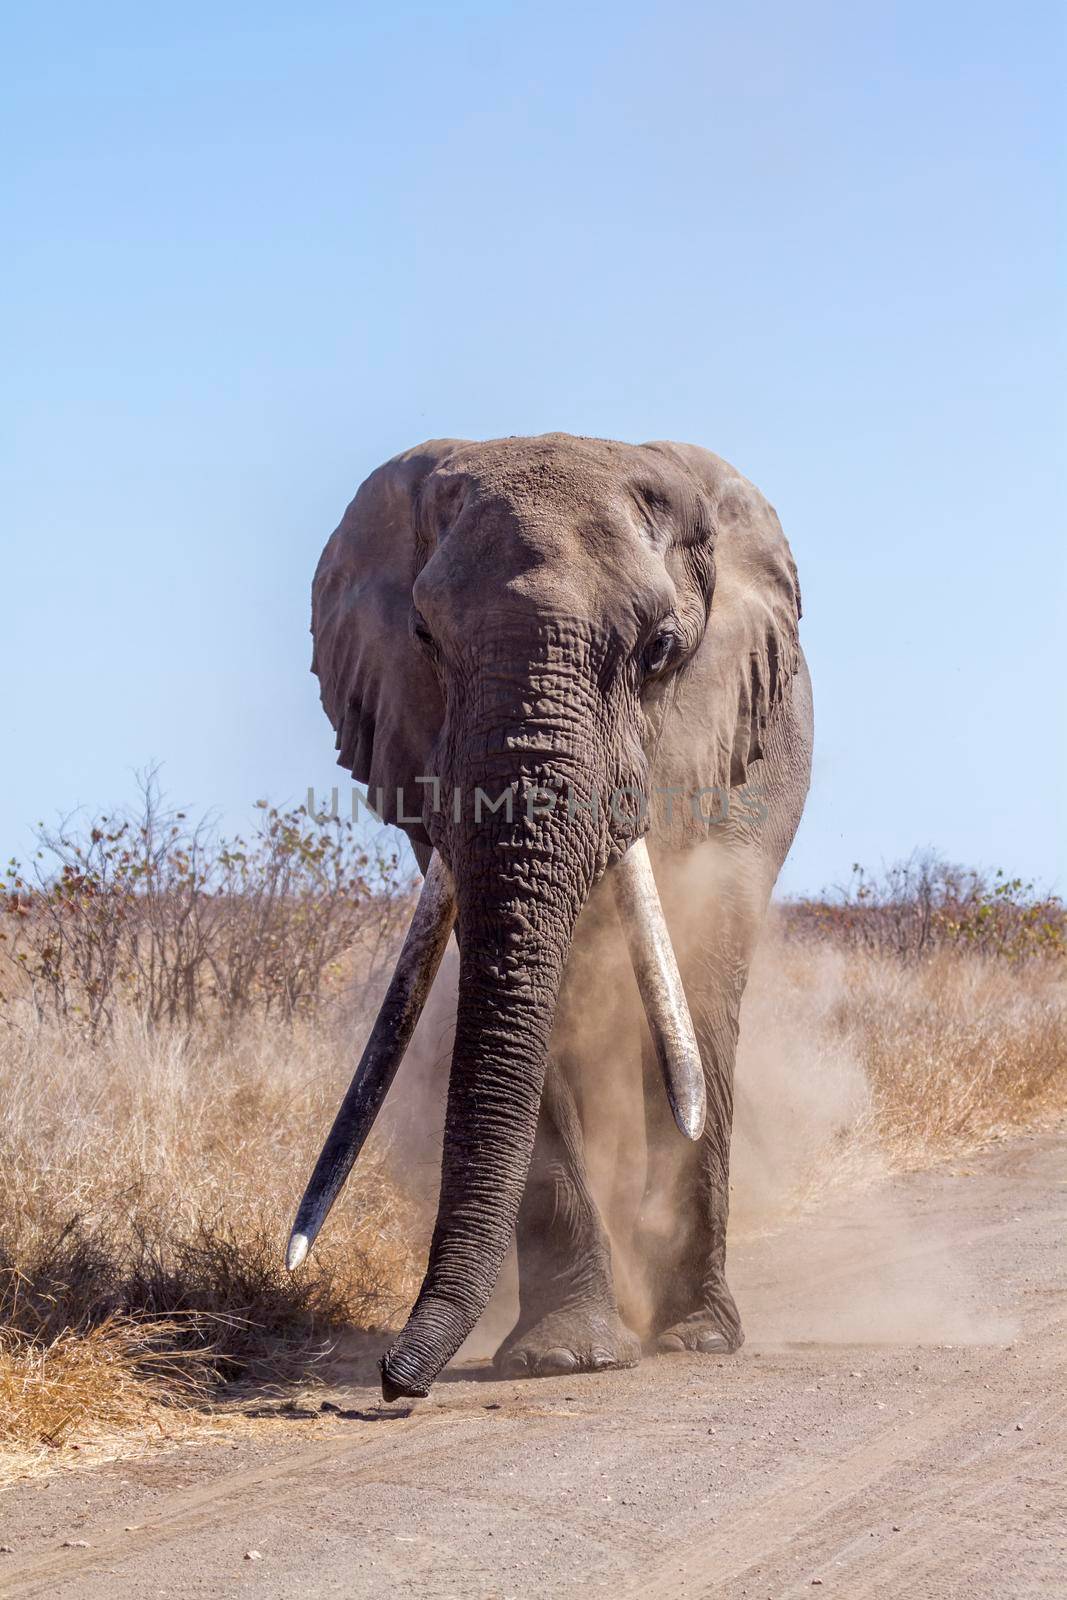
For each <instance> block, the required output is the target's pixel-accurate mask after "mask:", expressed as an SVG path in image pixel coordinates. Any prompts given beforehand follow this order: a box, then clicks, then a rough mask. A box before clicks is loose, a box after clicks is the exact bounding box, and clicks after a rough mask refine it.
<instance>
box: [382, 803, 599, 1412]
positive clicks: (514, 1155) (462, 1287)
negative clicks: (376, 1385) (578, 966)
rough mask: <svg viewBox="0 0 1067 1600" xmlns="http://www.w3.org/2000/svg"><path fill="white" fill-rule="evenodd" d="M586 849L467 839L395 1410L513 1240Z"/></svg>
mask: <svg viewBox="0 0 1067 1600" xmlns="http://www.w3.org/2000/svg"><path fill="white" fill-rule="evenodd" d="M567 831H568V832H569V829H568V830H567ZM581 831H582V832H589V833H591V830H589V829H582V830H581ZM582 843H583V845H584V846H585V848H582V847H580V846H579V842H578V841H577V840H576V839H575V838H574V837H571V838H569V839H568V841H567V845H566V847H565V848H561V847H560V845H559V844H558V843H557V845H556V847H555V848H554V849H552V850H549V848H548V842H547V841H546V840H544V839H543V838H542V840H541V841H540V844H538V843H537V842H536V841H531V840H529V839H528V840H526V841H525V844H519V843H518V841H516V842H515V844H514V845H513V844H512V843H511V841H509V840H507V839H504V838H501V837H500V834H499V830H497V829H495V828H494V829H491V830H486V831H485V833H484V834H483V835H482V836H481V837H478V838H474V839H471V840H468V842H467V846H466V849H465V852H464V854H465V865H464V870H463V871H462V872H460V871H459V870H457V877H456V891H457V900H458V934H459V943H460V977H459V1006H458V1011H457V1017H456V1037H455V1046H454V1050H453V1057H452V1072H451V1077H450V1080H449V1090H448V1107H447V1112H446V1116H445V1132H444V1149H443V1157H442V1166H441V1195H440V1204H439V1208H438V1215H437V1223H436V1226H435V1229H434V1234H433V1240H432V1243H431V1246H430V1259H429V1264H428V1267H427V1271H426V1277H425V1280H424V1282H423V1286H422V1289H421V1291H420V1293H419V1296H418V1299H417V1300H416V1302H415V1306H414V1308H413V1310H412V1313H411V1316H410V1318H409V1319H408V1323H407V1326H406V1327H405V1328H404V1330H403V1332H402V1333H401V1334H400V1336H399V1337H398V1338H397V1340H396V1341H395V1342H394V1344H393V1345H392V1347H391V1348H390V1349H389V1351H388V1352H387V1353H386V1356H385V1358H384V1360H383V1362H382V1393H383V1395H384V1396H385V1398H386V1399H387V1400H390V1399H396V1398H398V1397H399V1396H402V1395H406V1396H420V1395H424V1394H426V1393H427V1391H428V1389H429V1386H430V1384H431V1383H432V1382H433V1381H434V1379H435V1378H436V1377H437V1374H438V1373H439V1372H440V1370H441V1368H442V1367H443V1366H444V1365H445V1363H446V1362H447V1361H449V1360H450V1359H451V1358H452V1356H453V1355H455V1353H456V1351H457V1350H458V1349H459V1347H460V1345H461V1344H462V1343H463V1341H464V1339H465V1338H466V1337H467V1335H468V1334H469V1333H470V1331H471V1329H472V1328H473V1327H474V1325H475V1323H476V1322H477V1320H478V1318H479V1317H480V1316H481V1314H482V1312H483V1311H484V1310H485V1307H486V1305H487V1304H488V1301H489V1297H490V1295H491V1294H492V1291H493V1287H494V1285H495V1283H496V1279H497V1275H498V1273H499V1271H500V1266H501V1263H502V1262H503V1259H504V1256H505V1253H506V1251H507V1248H508V1245H509V1243H510V1241H511V1237H512V1234H513V1232H514V1229H515V1222H516V1218H517V1216H518V1211H519V1203H520V1201H521V1199H522V1193H523V1189H524V1187H525V1183H526V1177H527V1173H528V1171H529V1166H530V1159H531V1156H532V1154H533V1146H534V1137H535V1134H536V1131H537V1119H538V1112H539V1108H540V1103H541V1092H542V1088H543V1086H544V1079H545V1068H546V1064H547V1057H548V1044H549V1036H550V1034H551V1031H552V1024H553V1020H554V1017H555V1011H556V1002H557V998H558V995H559V988H560V982H561V979H562V976H563V969H564V966H565V963H566V959H567V953H568V950H569V948H570V942H571V935H572V933H573V930H574V924H575V922H576V920H577V917H578V913H579V912H580V910H581V907H582V903H583V901H584V899H585V896H586V894H587V892H588V889H589V885H590V883H591V882H592V878H593V875H594V858H595V840H593V839H592V838H588V839H586V840H584V841H582ZM563 862H566V863H567V865H566V866H564V865H562V864H561V863H563Z"/></svg>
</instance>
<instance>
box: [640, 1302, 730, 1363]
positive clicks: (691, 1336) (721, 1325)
mask: <svg viewBox="0 0 1067 1600" xmlns="http://www.w3.org/2000/svg"><path fill="white" fill-rule="evenodd" d="M744 1342H745V1334H744V1330H743V1329H742V1327H741V1318H740V1316H739V1315H738V1311H737V1306H736V1305H735V1304H734V1297H733V1295H732V1294H731V1293H730V1291H729V1289H727V1288H726V1285H725V1284H724V1285H723V1287H722V1291H721V1292H720V1293H719V1294H718V1295H716V1297H715V1301H714V1303H713V1304H712V1305H710V1306H702V1307H701V1308H700V1310H699V1311H694V1312H692V1313H691V1314H690V1315H689V1316H688V1317H682V1318H681V1319H680V1320H679V1321H678V1322H672V1323H671V1325H670V1327H669V1328H664V1329H663V1330H662V1332H661V1333H660V1334H659V1335H658V1336H657V1338H656V1349H657V1350H658V1351H659V1352H660V1353H661V1354H662V1355H672V1354H676V1353H677V1352H678V1351H679V1350H698V1351H700V1353H701V1354H702V1355H718V1356H727V1355H732V1354H733V1352H734V1351H735V1350H740V1348H741V1346H742V1345H743V1344H744Z"/></svg>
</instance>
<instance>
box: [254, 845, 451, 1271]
mask: <svg viewBox="0 0 1067 1600" xmlns="http://www.w3.org/2000/svg"><path fill="white" fill-rule="evenodd" d="M455 920H456V895H455V890H454V888H453V886H452V874H451V873H450V872H449V870H448V868H447V867H446V865H445V863H444V862H443V861H442V860H441V857H440V856H439V855H438V853H437V851H436V850H435V851H434V853H433V855H432V856H431V857H430V864H429V866H428V867H427V869H426V881H425V883H424V884H423V886H422V893H421V895H420V896H419V903H418V905H417V906H416V907H415V915H414V916H413V917H412V919H411V926H410V928H409V929H408V931H407V937H406V938H405V940H404V944H403V948H402V949H401V951H400V956H399V959H398V960H397V964H396V970H395V972H394V973H393V976H392V978H391V979H390V980H389V987H388V989H387V990H386V992H385V999H384V1000H383V1001H382V1003H381V1007H380V1009H379V1011H378V1015H377V1017H376V1019H375V1023H374V1027H373V1028H372V1029H371V1033H370V1038H369V1039H368V1040H367V1043H366V1046H365V1047H364V1050H363V1055H362V1056H361V1058H360V1063H359V1066H358V1067H357V1068H356V1072H355V1076H354V1077H353V1079H352V1082H351V1083H350V1084H349V1086H348V1093H347V1094H346V1095H345V1097H344V1099H343V1100H342V1102H341V1109H340V1111H338V1113H337V1116H336V1117H335V1118H334V1124H333V1127H332V1128H331V1129H330V1131H329V1134H328V1135H327V1138H326V1143H325V1144H324V1145H323V1147H322V1154H321V1155H320V1156H319V1159H318V1161H317V1162H316V1163H315V1170H314V1172H313V1173H312V1174H311V1182H310V1183H309V1184H308V1186H307V1189H306V1190H305V1191H304V1198H303V1200H301V1202H300V1209H299V1211H298V1212H297V1214H296V1221H295V1222H294V1223H293V1231H292V1234H291V1235H290V1237H289V1248H288V1250H287V1251H286V1254H285V1264H286V1266H287V1267H288V1268H289V1271H290V1272H293V1271H294V1270H295V1269H296V1268H297V1267H298V1266H299V1265H300V1263H301V1262H302V1261H303V1259H304V1257H305V1256H306V1255H307V1253H308V1251H309V1250H310V1249H311V1246H312V1245H313V1244H314V1242H315V1236H316V1235H317V1233H318V1231H319V1229H320V1228H321V1227H322V1225H323V1223H324V1222H325V1221H326V1218H327V1216H328V1214H329V1210H330V1207H331V1206H332V1205H333V1203H334V1201H335V1200H336V1199H337V1196H338V1195H339V1194H340V1192H341V1189H342V1186H343V1184H344V1181H345V1179H346V1178H347V1177H348V1174H349V1173H350V1172H351V1170H352V1165H353V1163H354V1161H355V1159H356V1157H357V1156H358V1155H359V1152H360V1150H361V1149H362V1148H363V1143H364V1140H365V1139H366V1137H367V1135H368V1134H369V1133H370V1130H371V1128H372V1126H373V1124H374V1119H375V1117H376V1116H377V1115H378V1112H379V1111H380V1110H381V1105H382V1101H383V1100H384V1099H385V1096H386V1092H387V1090H388V1088H389V1085H390V1084H391V1083H392V1081H393V1077H394V1075H395V1073H396V1069H397V1067H398V1066H399V1065H400V1063H401V1061H402V1060H403V1057H404V1051H405V1050H406V1049H407V1047H408V1043H409V1041H410V1039H411V1035H412V1034H413V1033H414V1031H415V1024H416V1023H417V1022H418V1020H419V1017H420V1016H421V1015H422V1008H423V1006H424V1005H425V1004H426V996H427V995H428V994H429V992H430V988H431V986H432V984H433V980H434V978H435V977H436V976H437V969H438V967H439V966H440V965H441V957H442V956H443V955H444V953H445V946H446V945H447V943H448V939H449V935H450V934H451V932H452V924H453V923H454V922H455Z"/></svg>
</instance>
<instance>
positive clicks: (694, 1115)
mask: <svg viewBox="0 0 1067 1600" xmlns="http://www.w3.org/2000/svg"><path fill="white" fill-rule="evenodd" d="M675 1121H676V1122H677V1124H678V1127H679V1129H680V1131H681V1132H682V1133H684V1134H685V1136H686V1138H687V1139H692V1140H693V1142H694V1144H695V1143H696V1141H697V1140H698V1139H699V1138H700V1137H701V1135H702V1134H703V1132H704V1121H705V1113H704V1107H703V1106H699V1107H697V1106H691V1107H690V1108H689V1110H688V1111H678V1112H677V1114H676V1116H675Z"/></svg>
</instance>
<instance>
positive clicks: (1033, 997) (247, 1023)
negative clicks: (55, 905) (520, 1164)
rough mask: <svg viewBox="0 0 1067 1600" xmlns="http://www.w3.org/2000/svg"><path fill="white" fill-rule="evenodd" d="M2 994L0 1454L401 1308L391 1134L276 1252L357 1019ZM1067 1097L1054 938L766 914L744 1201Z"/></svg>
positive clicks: (272, 1367) (198, 1401) (408, 1213)
mask: <svg viewBox="0 0 1067 1600" xmlns="http://www.w3.org/2000/svg"><path fill="white" fill-rule="evenodd" d="M11 1017H12V1021H13V1022H14V1023H15V1024H17V1025H15V1026H11V1025H8V1026H6V1027H4V1029H3V1031H2V1033H0V1173H2V1176H3V1180H4V1184H5V1191H6V1193H7V1195H8V1196H9V1197H11V1198H10V1199H9V1201H8V1203H7V1205H6V1206H5V1208H4V1209H3V1212H2V1215H0V1324H2V1325H3V1328H4V1333H3V1336H2V1340H0V1416H2V1419H3V1420H2V1424H0V1475H2V1473H3V1472H7V1473H10V1472H11V1471H13V1470H25V1469H26V1468H27V1466H28V1465H30V1464H32V1463H34V1462H39V1461H40V1460H42V1459H46V1460H47V1461H49V1462H56V1461H59V1460H63V1459H68V1460H69V1459H73V1460H77V1459H80V1458H81V1456H80V1455H73V1456H72V1455H71V1452H73V1451H79V1452H85V1451H86V1450H87V1449H93V1448H95V1449H100V1448H104V1447H106V1448H107V1449H108V1450H110V1451H111V1452H112V1453H115V1452H117V1451H118V1450H120V1449H129V1448H131V1447H134V1446H141V1445H143V1441H144V1440H145V1439H147V1438H159V1437H161V1436H164V1435H166V1436H167V1437H180V1436H182V1435H183V1433H184V1431H185V1430H186V1429H187V1428H188V1427H189V1426H190V1425H191V1419H201V1418H202V1417H203V1415H204V1412H205V1409H206V1408H205V1401H206V1399H207V1397H208V1396H209V1394H210V1393H211V1392H212V1390H213V1386H214V1385H216V1384H217V1382H218V1381H219V1380H228V1379H233V1378H235V1377H245V1378H254V1379H257V1380H259V1381H264V1380H266V1381H268V1382H269V1381H272V1380H279V1379H285V1378H287V1377H293V1376H294V1375H304V1376H306V1374H307V1373H308V1372H309V1371H313V1370H314V1363H315V1360H316V1357H317V1356H318V1355H319V1354H320V1353H321V1352H322V1351H323V1349H324V1348H325V1347H326V1346H327V1345H328V1344H329V1342H330V1341H331V1340H332V1339H334V1338H335V1337H336V1336H337V1334H338V1333H339V1332H340V1331H341V1330H343V1329H346V1328H351V1327H353V1326H354V1327H357V1328H369V1327H377V1326H382V1325H385V1324H389V1323H392V1322H395V1321H396V1319H397V1318H398V1317H400V1316H401V1315H402V1313H403V1311H404V1309H405V1308H406V1306H407V1305H408V1304H409V1303H410V1300H411V1297H412V1296H413V1294H414V1292H415V1289H416V1287H417V1283H418V1279H419V1275H420V1267H421V1261H420V1259H419V1254H420V1251H421V1249H422V1248H424V1242H425V1219H424V1218H423V1217H422V1216H421V1215H420V1214H419V1212H418V1207H417V1205H416V1203H415V1201H414V1200H413V1198H412V1197H411V1196H410V1195H409V1194H408V1192H407V1190H406V1189H405V1187H404V1186H403V1184H401V1183H399V1182H398V1181H397V1180H396V1178H395V1176H394V1175H393V1174H392V1173H391V1171H390V1166H389V1155H388V1150H387V1149H385V1148H383V1146H382V1145H381V1144H380V1143H379V1144H377V1145H375V1144H373V1143H372V1144H371V1146H370V1147H368V1150H367V1151H366V1152H365V1154H364V1157H363V1158H362V1159H361V1162H360V1164H359V1166H358V1168H357V1170H356V1173H355V1174H354V1175H353V1179H352V1181H351V1183H350V1184H349V1187H348V1190H347V1191H346V1194H345V1196H344V1197H343V1200H342V1201H341V1202H340V1203H339V1205H338V1207H337V1209H336V1211H335V1214H334V1216H333V1217H332V1218H331V1222H330V1227H329V1230H328V1232H327V1234H326V1236H325V1237H324V1238H323V1240H322V1241H321V1243H320V1245H319V1246H318V1247H317V1249H316V1252H315V1254H314V1256H313V1257H312V1259H311V1261H310V1263H309V1265H308V1267H307V1268H306V1269H305V1270H304V1271H302V1272H301V1273H300V1274H297V1275H296V1276H294V1277H290V1276H289V1275H288V1274H286V1273H285V1271H284V1268H283V1266H282V1250H283V1246H284V1240H285V1234H286V1229H287V1226H288V1224H289V1222H290V1220H291V1217H292V1214H293V1210H294V1206H295V1203H296V1201H297V1199H298V1198H299V1195H300V1193H301V1191H302V1188H303V1184H304V1182H305V1180H306V1178H307V1175H308V1173H309V1171H310V1167H311V1164H312V1161H313V1159H314V1157H315V1155H316V1154H317V1151H318V1145H319V1143H320V1141H321V1136H322V1133H323V1130H324V1129H325V1128H326V1126H327V1125H328V1123H329V1120H330V1118H331V1116H332V1114H333V1111H334V1109H335V1107H336V1103H337V1100H338V1097H339V1095H340V1093H341V1090H342V1087H343V1084H344V1082H345V1080H346V1079H347V1076H348V1073H349V1072H350V1070H351V1067H352V1063H353V1060H354V1052H355V1047H356V1045H357V1044H358V1039H359V1034H360V1027H359V1023H358V1021H357V1020H356V1019H353V1018H350V1019H348V1021H347V1022H345V1023H343V1024H342V1023H339V1022H338V1021H337V1020H336V1019H333V1020H331V1019H328V1018H327V1019H323V1018H321V1017H320V1018H319V1019H318V1020H317V1021H315V1020H313V1019H311V1020H299V1019H298V1020H297V1021H296V1022H295V1023H292V1024H286V1025H280V1024H278V1023H274V1022H271V1021H270V1020H269V1019H265V1018H258V1019H257V1018H254V1017H246V1018H244V1019H243V1020H242V1021H241V1023H240V1025H239V1026H238V1027H237V1028H236V1029H234V1030H233V1031H231V1032H230V1033H225V1032H220V1031H219V1030H218V1027H217V1025H209V1024H207V1023H200V1024H197V1025H195V1026H193V1027H192V1028H185V1027H180V1026H177V1025H171V1026H168V1025H164V1026H161V1027H156V1028H155V1029H149V1028H146V1027H142V1026H140V1025H139V1024H138V1023H137V1021H136V1019H135V1018H133V1017H131V1016H130V1015H129V1014H126V1013H123V1014H120V1015H119V1016H117V1018H116V1020H115V1024H114V1026H113V1027H112V1028H111V1029H110V1031H108V1032H107V1033H106V1034H104V1035H101V1036H99V1037H97V1039H96V1040H95V1041H90V1040H89V1038H88V1037H87V1036H86V1035H85V1033H84V1032H83V1031H79V1030H78V1029H76V1028H72V1027H70V1026H69V1025H66V1026H65V1025H63V1024H62V1023H61V1022H60V1021H58V1020H53V1021H41V1020H40V1019H39V1018H37V1019H35V1018H34V1016H33V1014H32V1011H31V1010H30V1009H29V1008H27V1010H26V1011H25V1013H24V1014H21V1015H19V1014H17V1013H12V1014H11ZM1065 1111H1067V978H1065V975H1064V963H1063V962H1062V960H1055V959H1049V960H1033V961H1029V962H1026V963H1023V964H1019V963H1015V962H1008V961H1004V960H998V959H996V958H994V957H988V956H983V955H981V954H980V953H977V952H975V951H974V950H972V949H966V948H951V949H943V950H938V951H935V952H934V953H933V954H932V955H930V956H929V958H928V959H926V960H923V961H916V962H907V961H902V960H900V959H899V958H897V957H895V956H893V955H891V954H889V953H885V952H878V951H870V950H864V949H857V948H855V947H845V948H842V947H841V946H839V945H836V944H835V943H834V942H833V941H832V940H831V941H826V940H797V939H795V938H794V939H786V940H781V939H780V938H776V936H775V935H774V934H773V933H772V934H771V936H770V938H769V940H768V941H767V942H766V943H765V946H764V950H763V953H762V956H761V959H760V962H759V963H758V965H757V969H756V971H755V973H754V977H753V983H752V986H751V994H750V998H749V999H748V1000H746V1017H745V1022H744V1029H743V1052H742V1061H741V1068H740V1073H739V1094H738V1134H737V1149H736V1157H737V1159H736V1162H735V1167H736V1171H737V1184H738V1189H739V1205H738V1213H739V1221H740V1223H741V1226H742V1227H744V1225H745V1221H746V1212H747V1211H751V1210H753V1209H755V1211H756V1212H757V1213H758V1217H757V1220H758V1221H759V1222H760V1223H761V1224H763V1223H766V1222H767V1221H769V1220H770V1221H773V1220H774V1218H775V1217H776V1216H778V1217H780V1216H781V1214H782V1212H783V1211H784V1210H787V1209H790V1208H791V1207H792V1206H793V1205H794V1204H796V1203H797V1201H798V1198H799V1199H800V1200H803V1201H806V1202H810V1201H811V1200H812V1199H813V1198H814V1197H816V1195H817V1194H819V1193H821V1192H822V1191H823V1190H824V1189H825V1187H826V1185H827V1183H828V1182H837V1183H844V1182H850V1181H854V1180H855V1179H856V1178H857V1177H863V1176H865V1175H868V1174H869V1173H870V1172H871V1171H872V1170H874V1169H875V1168H876V1169H877V1170H878V1171H884V1170H885V1169H886V1167H889V1168H897V1169H899V1168H903V1167H907V1166H913V1165H916V1164H919V1163H924V1162H929V1161H931V1160H936V1159H939V1158H940V1157H942V1156H945V1155H948V1154H952V1153H954V1152H957V1151H960V1150H962V1149H964V1148H969V1147H973V1146H976V1145H979V1144H982V1143H984V1142H986V1141H988V1140H990V1139H993V1138H996V1137H999V1136H1001V1135H1004V1134H1008V1133H1011V1132H1012V1131H1014V1130H1017V1129H1021V1128H1023V1127H1029V1126H1033V1125H1035V1124H1038V1123H1041V1122H1042V1121H1047V1120H1049V1119H1051V1118H1053V1117H1057V1116H1060V1115H1062V1114H1063V1113H1064V1112H1065ZM757 1201H758V1204H757V1203H756V1202H757ZM197 1425H198V1426H199V1425H202V1424H201V1423H200V1422H198V1423H197Z"/></svg>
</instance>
